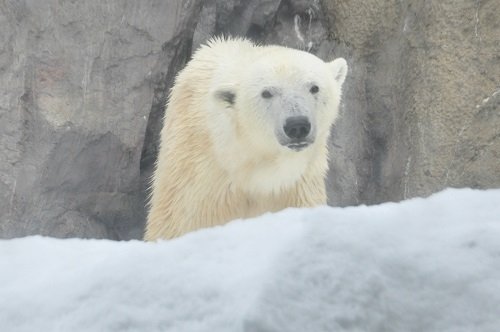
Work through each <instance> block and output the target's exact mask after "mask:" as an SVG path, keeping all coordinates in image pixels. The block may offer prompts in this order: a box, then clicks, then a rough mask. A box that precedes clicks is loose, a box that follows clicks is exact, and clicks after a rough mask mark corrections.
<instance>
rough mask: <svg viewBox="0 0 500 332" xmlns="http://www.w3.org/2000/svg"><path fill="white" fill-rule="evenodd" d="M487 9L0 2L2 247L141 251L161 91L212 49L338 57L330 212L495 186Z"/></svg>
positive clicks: (493, 34) (468, 5) (497, 147)
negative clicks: (197, 53)
mask: <svg viewBox="0 0 500 332" xmlns="http://www.w3.org/2000/svg"><path fill="white" fill-rule="evenodd" d="M498 22H500V3H499V2H498V1H494V0H490V1H486V0H482V1H473V2H471V1H463V0H461V1H451V0H450V1H441V2H426V1H422V0H421V1H396V0H390V1H375V0H368V1H364V0H353V1H349V2H345V1H340V0H338V1H330V0H329V1H326V0H323V1H319V0H309V1H308V0H286V1H285V0H282V1H278V0H260V1H258V0H248V1H243V0H206V1H201V0H190V1H181V0H173V1H161V0H148V1H141V2H137V1H113V0H110V1H106V2H105V3H104V2H101V1H97V0H90V1H80V2H78V1H59V2H56V1H52V0H49V1H35V0H30V1H28V0H26V1H14V0H5V1H2V2H1V3H0V31H2V33H1V34H0V84H1V86H2V89H1V90H0V237H3V238H10V237H15V236H23V235H29V234H43V235H51V236H58V237H71V236H78V237H97V238H103V237H105V238H112V239H129V238H139V237H141V234H142V228H143V222H144V217H145V208H144V204H145V201H146V195H147V188H148V185H149V184H148V182H149V177H150V175H151V171H152V168H153V165H154V161H155V158H156V153H157V142H158V133H159V130H160V128H161V123H162V121H161V120H162V118H163V116H164V105H165V101H166V99H167V96H168V89H169V87H170V86H171V85H172V83H173V80H174V78H175V75H176V73H177V71H178V70H180V69H181V68H182V67H183V66H184V65H185V63H186V62H187V61H188V60H189V58H190V56H191V54H192V52H193V50H194V49H196V48H197V47H198V46H199V45H200V44H201V43H203V42H204V41H206V40H207V39H208V38H209V37H210V36H212V35H217V34H227V35H241V36H247V37H249V38H252V39H253V40H255V41H257V42H261V43H275V44H281V45H286V46H290V47H295V48H299V49H303V50H306V51H310V52H312V53H314V54H317V55H318V56H319V57H321V58H323V59H325V60H330V59H333V58H335V57H339V56H342V57H345V58H346V59H347V61H348V63H349V67H350V71H349V75H348V78H347V81H346V83H345V91H344V92H345V94H344V99H343V109H342V117H341V118H340V119H339V121H338V122H337V123H336V124H335V126H334V127H333V128H332V139H331V147H330V148H331V155H332V158H331V165H330V168H331V169H330V173H329V177H328V179H327V184H328V188H329V203H330V204H331V205H340V206H346V205H355V204H362V203H366V204H373V203H379V202H383V201H398V200H401V199H405V198H410V197H414V196H421V195H428V194H430V193H432V192H435V191H438V190H440V189H442V188H445V187H449V186H451V187H463V186H467V187H474V188H490V187H500V162H499V156H500V110H499V104H500V82H499V77H500V57H499V54H500V26H499V23H498Z"/></svg>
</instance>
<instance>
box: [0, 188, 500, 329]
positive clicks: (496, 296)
mask: <svg viewBox="0 0 500 332" xmlns="http://www.w3.org/2000/svg"><path fill="white" fill-rule="evenodd" d="M0 331H175V332H183V331H186V332H196V331H218V332H223V331H231V332H234V331H247V332H250V331H262V332H263V331H266V332H271V331H276V332H278V331H280V332H281V331H287V332H290V331H301V332H304V331H312V332H319V331H370V332H372V331H380V332H391V331H394V332H396V331H397V332H401V331H403V332H406V331H415V332H417V331H418V332H420V331H426V332H429V331H439V332H447V331H450V332H451V331H464V332H465V331H467V332H470V331H491V332H498V331H500V190H487V191H474V190H470V189H462V190H446V191H444V192H442V193H439V194H436V195H433V196H431V197H430V198H427V199H412V200H409V201H405V202H402V203H387V204H382V205H378V206H372V207H365V206H361V207H353V208H344V209H341V208H330V207H320V208H315V209H288V210H285V211H282V212H280V213H276V214H267V215H264V216H262V217H259V218H256V219H253V220H245V221H234V222H232V223H230V224H228V225H226V226H223V227H217V228H211V229H206V230H202V231H198V232H195V233H191V234H188V235H186V236H184V237H182V238H179V239H176V240H172V241H165V242H158V243H143V242H140V241H130V242H112V241H103V240H79V239H70V240H57V239H51V238H42V237H28V238H22V239H14V240H3V241H0Z"/></svg>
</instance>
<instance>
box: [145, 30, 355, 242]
mask: <svg viewBox="0 0 500 332" xmlns="http://www.w3.org/2000/svg"><path fill="white" fill-rule="evenodd" d="M346 73H347V64H346V61H345V60H344V59H342V58H338V59H336V60H333V61H331V62H324V61H322V60H321V59H319V58H318V57H316V56H314V55H312V54H310V53H307V52H303V51H299V50H295V49H290V48H286V47H281V46H259V45H255V44H253V43H252V42H250V41H248V40H246V39H238V38H229V39H226V38H216V39H212V40H211V41H209V42H208V43H207V44H206V45H204V46H202V47H201V48H200V49H198V50H197V51H196V52H195V54H194V56H193V58H192V60H191V61H190V62H189V63H188V64H187V66H186V67H185V68H184V69H183V70H182V71H181V72H180V73H179V75H178V76H177V78H176V81H175V84H174V86H173V88H172V90H171V93H170V97H169V102H168V106H167V110H166V114H165V119H164V124H163V128H162V131H161V138H160V150H159V154H158V160H157V164H156V169H155V172H154V175H153V179H152V180H153V181H152V191H151V199H150V202H149V204H150V210H149V214H148V218H147V225H146V232H145V236H144V239H145V240H147V241H151V240H157V239H171V238H174V237H177V236H180V235H183V234H185V233H187V232H190V231H193V230H196V229H199V228H204V227H210V226H215V225H222V224H224V223H227V222H228V221H230V220H233V219H237V218H249V217H253V216H257V215H260V214H263V213H265V212H273V211H278V210H282V209H284V208H287V207H312V206H317V205H323V204H326V190H325V183H324V177H325V174H326V171H327V168H328V148H327V141H328V136H329V132H330V127H331V125H332V123H333V122H334V120H335V118H336V117H337V114H338V108H339V102H340V98H341V87H342V83H343V82H344V79H345V77H346Z"/></svg>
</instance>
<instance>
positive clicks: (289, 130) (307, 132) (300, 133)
mask: <svg viewBox="0 0 500 332" xmlns="http://www.w3.org/2000/svg"><path fill="white" fill-rule="evenodd" d="M312 129H313V128H312V125H311V121H310V120H309V118H308V117H307V116H303V115H301V116H291V117H288V118H287V119H286V120H285V124H284V125H283V131H282V134H281V135H279V137H278V140H279V142H280V144H281V145H283V146H286V147H287V148H289V149H292V150H295V151H300V150H302V149H304V148H306V147H307V146H309V145H310V144H312V143H314V133H313V130H312Z"/></svg>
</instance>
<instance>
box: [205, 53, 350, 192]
mask: <svg viewBox="0 0 500 332" xmlns="http://www.w3.org/2000/svg"><path fill="white" fill-rule="evenodd" d="M250 58H251V61H248V62H247V63H245V65H243V66H241V65H240V67H237V68H233V70H234V72H236V74H234V75H233V76H232V77H231V80H230V81H229V82H223V83H224V84H221V85H219V87H218V89H216V90H215V92H214V94H213V96H215V100H216V102H215V106H213V107H211V109H212V110H215V112H213V113H214V114H213V116H214V118H215V119H214V120H215V121H216V122H217V124H216V125H215V127H213V128H212V132H213V134H214V136H215V138H216V140H219V141H220V142H216V144H215V146H216V149H217V150H218V152H219V153H218V154H219V156H220V160H221V161H222V162H223V163H224V167H226V168H227V169H229V170H231V169H234V170H241V169H245V170H246V171H245V176H246V177H247V178H248V179H252V180H251V181H254V182H257V183H258V182H266V181H267V183H268V184H270V185H269V187H279V186H281V185H282V184H283V183H293V181H296V180H297V178H299V177H300V174H301V173H303V172H304V170H305V168H306V167H307V165H308V164H309V163H310V162H311V159H312V158H313V157H314V155H315V154H318V148H321V147H323V148H324V147H325V145H326V143H327V139H328V136H329V131H330V127H331V125H332V123H333V122H334V120H335V118H336V117H337V113H338V107H339V103H340V95H341V87H342V84H343V82H344V79H345V77H346V73H347V64H346V61H345V60H344V59H342V58H339V59H336V60H334V61H332V62H328V63H326V62H324V61H322V60H321V59H319V58H317V57H316V56H314V55H312V54H309V53H307V52H303V51H298V50H293V49H288V48H283V47H267V48H266V49H265V52H263V54H259V55H258V56H257V57H256V56H255V55H250ZM239 63H241V61H239ZM215 113H216V114H215ZM228 156H231V157H230V158H229V157H228ZM235 156H239V157H237V158H235ZM266 163H267V164H268V166H269V167H267V168H266ZM249 164H256V165H257V164H258V167H256V169H258V171H256V172H258V173H259V174H258V175H256V176H253V177H252V172H251V171H250V170H249V169H248V167H243V166H244V165H249ZM294 168H295V170H294ZM282 169H283V170H285V169H286V172H285V173H286V174H287V175H288V177H289V179H288V180H284V179H282V178H279V177H277V176H276V172H280V171H281V170H282ZM273 181H276V184H275V185H272V182H273ZM247 187H248V185H247Z"/></svg>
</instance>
